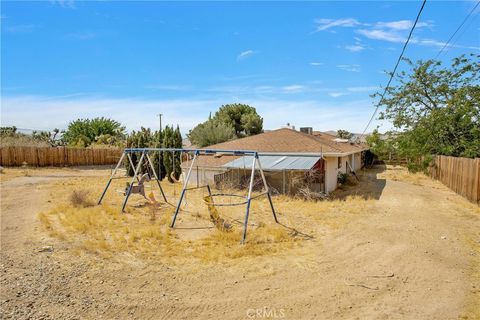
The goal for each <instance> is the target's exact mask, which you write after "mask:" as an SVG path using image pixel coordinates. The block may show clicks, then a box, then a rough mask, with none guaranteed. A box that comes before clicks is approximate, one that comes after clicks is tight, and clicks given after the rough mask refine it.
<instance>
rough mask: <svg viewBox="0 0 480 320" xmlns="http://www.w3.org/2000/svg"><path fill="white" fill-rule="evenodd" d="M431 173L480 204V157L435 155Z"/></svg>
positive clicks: (433, 176) (457, 191) (435, 177)
mask: <svg viewBox="0 0 480 320" xmlns="http://www.w3.org/2000/svg"><path fill="white" fill-rule="evenodd" d="M429 173H430V176H431V177H432V178H434V179H437V180H440V181H441V182H442V183H443V184H445V185H446V186H447V187H449V188H450V189H452V190H453V191H455V192H456V193H458V194H460V195H462V196H464V197H465V198H467V199H468V200H470V201H472V202H474V203H477V204H480V158H476V159H469V158H456V157H448V156H435V157H434V162H433V165H432V166H431V167H430V169H429Z"/></svg>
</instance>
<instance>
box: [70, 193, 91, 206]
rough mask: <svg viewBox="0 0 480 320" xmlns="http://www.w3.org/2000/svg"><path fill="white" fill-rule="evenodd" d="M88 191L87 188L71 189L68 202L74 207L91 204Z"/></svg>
mask: <svg viewBox="0 0 480 320" xmlns="http://www.w3.org/2000/svg"><path fill="white" fill-rule="evenodd" d="M88 196H89V192H88V191H87V190H83V189H81V190H73V191H72V193H71V194H70V203H71V204H72V205H73V206H74V207H81V208H85V207H90V206H93V202H92V201H91V200H90V199H89V197H88Z"/></svg>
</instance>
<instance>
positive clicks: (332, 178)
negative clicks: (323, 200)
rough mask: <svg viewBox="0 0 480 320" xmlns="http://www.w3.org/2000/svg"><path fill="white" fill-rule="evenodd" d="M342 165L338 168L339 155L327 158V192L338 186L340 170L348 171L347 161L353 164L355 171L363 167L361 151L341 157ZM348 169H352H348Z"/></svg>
mask: <svg viewBox="0 0 480 320" xmlns="http://www.w3.org/2000/svg"><path fill="white" fill-rule="evenodd" d="M340 159H341V162H342V166H341V167H340V168H338V157H326V158H325V192H326V193H329V192H332V191H333V190H335V189H336V188H337V175H338V173H339V172H342V173H346V172H347V168H348V167H347V162H348V163H349V164H350V165H351V166H352V168H353V169H354V170H355V171H358V170H360V169H361V164H362V157H361V153H360V152H358V153H355V154H352V155H348V156H344V157H341V158H340ZM348 171H350V170H349V169H348Z"/></svg>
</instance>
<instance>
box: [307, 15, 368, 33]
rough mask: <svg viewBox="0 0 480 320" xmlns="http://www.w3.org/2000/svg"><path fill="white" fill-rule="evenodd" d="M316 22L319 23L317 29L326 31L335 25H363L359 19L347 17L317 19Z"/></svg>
mask: <svg viewBox="0 0 480 320" xmlns="http://www.w3.org/2000/svg"><path fill="white" fill-rule="evenodd" d="M314 23H315V24H316V25H317V26H316V28H315V31H316V32H318V31H325V30H327V29H331V28H334V27H355V26H358V25H361V23H360V22H358V20H357V19H354V18H345V19H315V20H314Z"/></svg>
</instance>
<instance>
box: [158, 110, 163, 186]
mask: <svg viewBox="0 0 480 320" xmlns="http://www.w3.org/2000/svg"><path fill="white" fill-rule="evenodd" d="M157 116H158V118H159V119H160V131H159V132H158V137H159V139H160V140H161V139H162V116H163V114H161V113H159V114H157ZM159 147H160V148H161V147H162V146H161V145H160V146H159ZM162 161H163V157H162V153H161V152H160V151H159V152H158V179H159V180H162Z"/></svg>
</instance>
